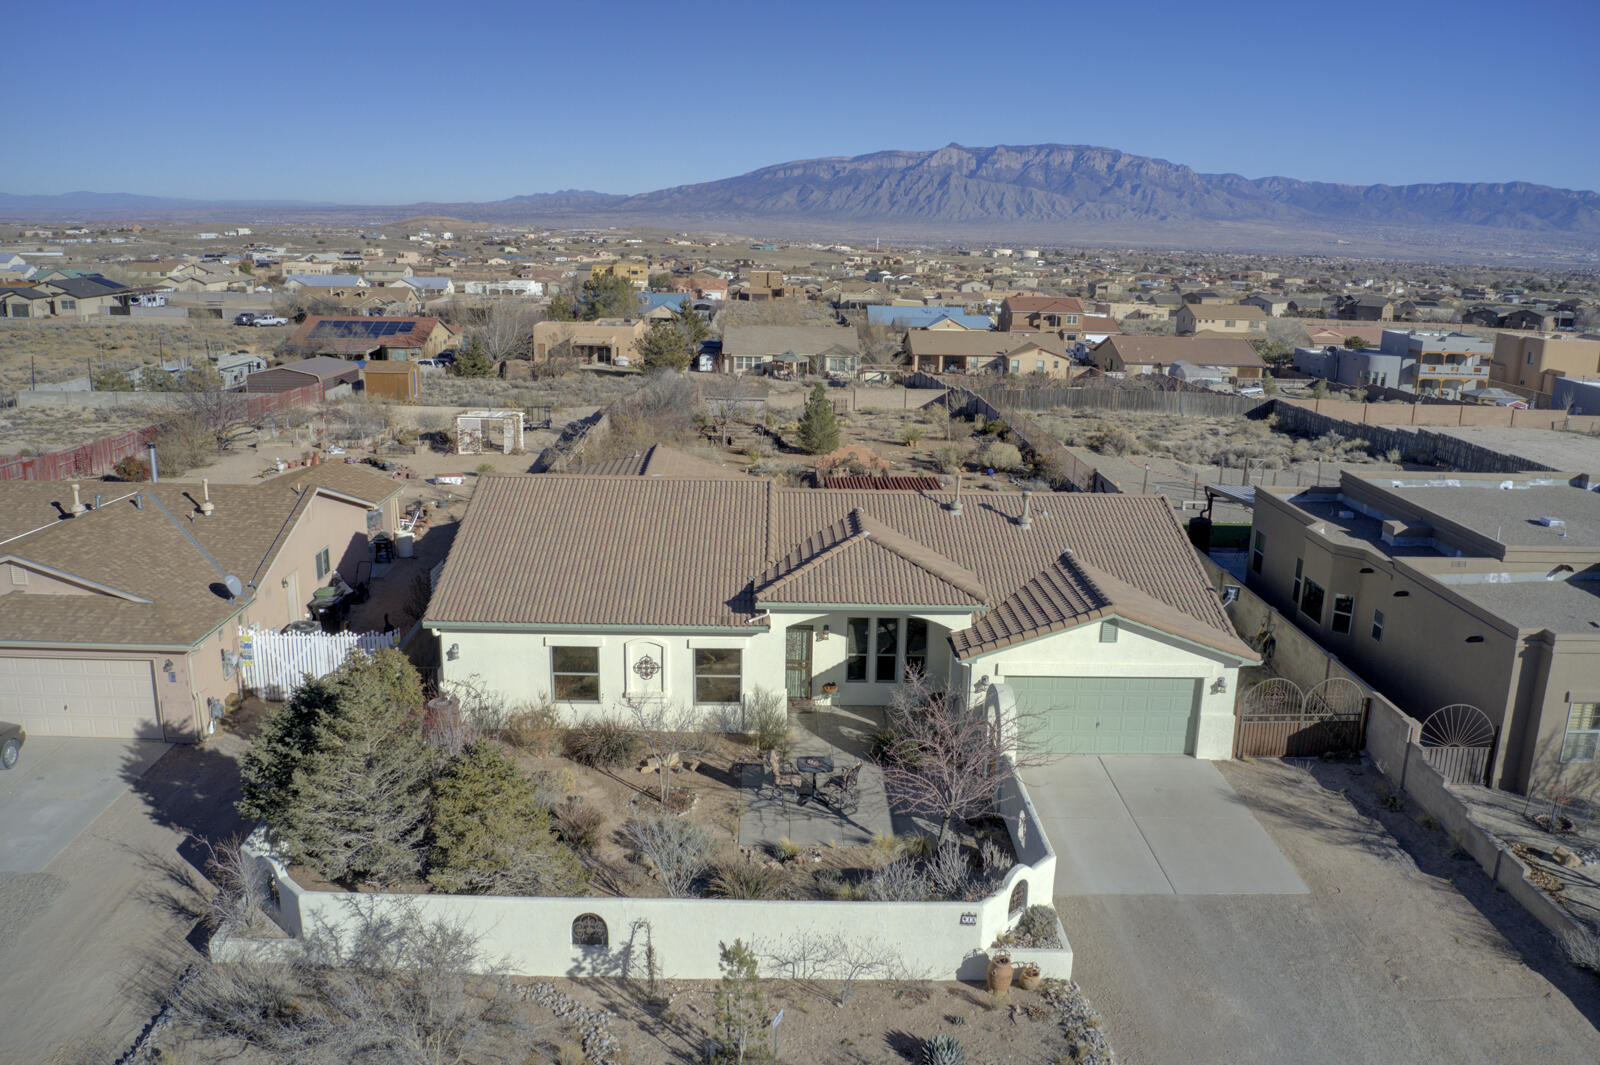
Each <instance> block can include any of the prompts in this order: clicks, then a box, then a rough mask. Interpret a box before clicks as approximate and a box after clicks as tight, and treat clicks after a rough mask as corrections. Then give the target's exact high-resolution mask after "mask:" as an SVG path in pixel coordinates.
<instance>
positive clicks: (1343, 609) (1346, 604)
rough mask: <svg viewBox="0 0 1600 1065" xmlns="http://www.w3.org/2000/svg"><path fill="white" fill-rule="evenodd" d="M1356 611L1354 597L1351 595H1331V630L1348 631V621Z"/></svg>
mask: <svg viewBox="0 0 1600 1065" xmlns="http://www.w3.org/2000/svg"><path fill="white" fill-rule="evenodd" d="M1355 613H1356V599H1355V596H1353V595H1336V596H1334V597H1333V631H1334V632H1343V633H1348V632H1349V631H1350V622H1351V620H1352V619H1354V617H1355Z"/></svg>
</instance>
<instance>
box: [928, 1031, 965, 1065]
mask: <svg viewBox="0 0 1600 1065" xmlns="http://www.w3.org/2000/svg"><path fill="white" fill-rule="evenodd" d="M966 1062H967V1052H966V1050H964V1049H963V1048H962V1046H961V1043H960V1042H959V1041H958V1040H957V1039H956V1037H955V1036H953V1035H943V1034H940V1035H936V1036H934V1037H933V1038H932V1039H929V1040H928V1041H927V1042H925V1043H923V1044H922V1065H966Z"/></svg>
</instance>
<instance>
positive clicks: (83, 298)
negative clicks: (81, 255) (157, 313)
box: [44, 274, 131, 318]
mask: <svg viewBox="0 0 1600 1065" xmlns="http://www.w3.org/2000/svg"><path fill="white" fill-rule="evenodd" d="M44 287H47V288H50V289H53V290H54V291H55V294H56V295H55V299H54V301H53V309H54V311H55V315H56V317H57V318H92V317H95V316H96V315H101V314H110V313H112V311H113V310H114V309H115V308H117V307H121V306H124V305H125V304H126V303H127V301H128V297H129V295H131V293H130V292H129V291H128V289H127V287H126V286H124V285H119V284H118V283H117V282H115V281H111V280H108V279H107V278H104V277H101V276H100V275H99V274H87V275H85V276H83V277H62V278H57V279H56V280H54V281H51V282H49V283H48V284H47V285H46V286H44Z"/></svg>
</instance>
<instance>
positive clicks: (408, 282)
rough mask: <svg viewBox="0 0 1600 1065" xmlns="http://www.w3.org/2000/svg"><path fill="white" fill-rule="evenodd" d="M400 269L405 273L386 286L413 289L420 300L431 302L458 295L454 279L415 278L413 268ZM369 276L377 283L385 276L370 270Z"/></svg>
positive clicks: (392, 279) (391, 280)
mask: <svg viewBox="0 0 1600 1065" xmlns="http://www.w3.org/2000/svg"><path fill="white" fill-rule="evenodd" d="M400 269H402V270H404V271H405V273H403V274H401V275H399V276H398V277H392V278H389V279H387V280H386V281H385V284H393V285H399V286H402V287H405V288H409V289H412V290H413V291H414V292H416V294H417V296H418V297H419V298H420V299H429V300H431V299H437V298H439V297H440V296H454V295H455V294H456V282H455V279H454V278H450V277H413V276H411V267H409V266H401V267H400ZM367 276H368V277H370V278H372V279H373V280H374V281H376V280H378V279H379V278H381V277H383V276H384V275H383V274H380V273H376V272H374V271H372V270H368V271H367Z"/></svg>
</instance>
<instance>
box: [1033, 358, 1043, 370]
mask: <svg viewBox="0 0 1600 1065" xmlns="http://www.w3.org/2000/svg"><path fill="white" fill-rule="evenodd" d="M1033 368H1034V371H1035V372H1036V373H1044V360H1043V359H1040V360H1039V361H1038V362H1036V363H1034V364H1033Z"/></svg>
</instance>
